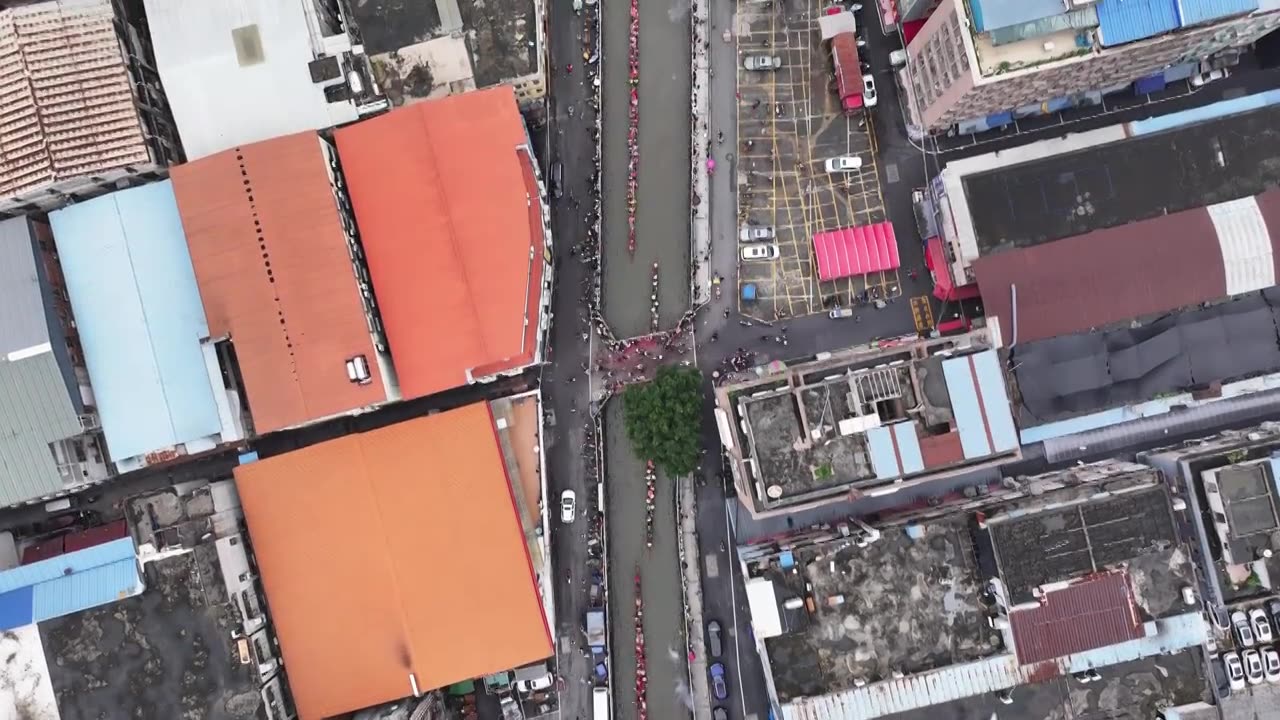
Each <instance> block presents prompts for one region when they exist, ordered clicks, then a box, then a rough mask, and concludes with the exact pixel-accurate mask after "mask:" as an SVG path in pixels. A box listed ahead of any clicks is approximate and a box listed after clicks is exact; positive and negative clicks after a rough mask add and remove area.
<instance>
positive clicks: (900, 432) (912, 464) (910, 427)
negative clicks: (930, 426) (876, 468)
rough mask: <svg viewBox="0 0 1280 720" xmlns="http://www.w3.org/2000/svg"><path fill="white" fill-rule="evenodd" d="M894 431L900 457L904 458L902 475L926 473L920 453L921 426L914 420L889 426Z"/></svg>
mask: <svg viewBox="0 0 1280 720" xmlns="http://www.w3.org/2000/svg"><path fill="white" fill-rule="evenodd" d="M889 427H890V428H891V429H892V430H893V439H894V440H895V441H897V443H898V456H899V457H901V458H902V474H903V475H910V474H912V473H918V472H923V471H924V456H923V455H922V454H921V453H920V433H919V432H918V431H919V429H920V428H919V426H918V425H916V422H915V421H914V420H911V421H909V422H900V423H894V424H893V425H890V426H889Z"/></svg>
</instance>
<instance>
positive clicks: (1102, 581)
mask: <svg viewBox="0 0 1280 720" xmlns="http://www.w3.org/2000/svg"><path fill="white" fill-rule="evenodd" d="M1009 622H1010V625H1011V626H1012V628H1013V645H1014V650H1015V651H1016V652H1017V654H1018V662H1019V663H1021V664H1023V665H1031V664H1034V663H1038V662H1041V661H1044V660H1052V659H1053V658H1057V657H1062V656H1063V655H1070V654H1072V653H1078V652H1084V651H1085V650H1093V649H1094V648H1100V647H1106V646H1107V645H1114V644H1116V643H1120V642H1125V641H1127V640H1136V639H1138V638H1140V637H1142V636H1143V631H1142V622H1141V621H1140V620H1139V619H1138V611H1137V607H1136V605H1135V603H1134V599H1133V590H1132V589H1131V588H1130V587H1129V574H1128V573H1127V572H1124V571H1111V572H1106V573H1102V574H1099V575H1094V576H1092V577H1090V578H1088V579H1086V580H1083V581H1081V582H1077V583H1074V584H1072V585H1068V586H1067V587H1065V588H1062V589H1059V590H1053V591H1050V592H1048V593H1046V594H1045V596H1044V599H1043V601H1042V602H1041V604H1040V607H1037V608H1033V609H1029V610H1015V611H1014V612H1011V613H1009Z"/></svg>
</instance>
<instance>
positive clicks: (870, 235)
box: [813, 222, 899, 280]
mask: <svg viewBox="0 0 1280 720" xmlns="http://www.w3.org/2000/svg"><path fill="white" fill-rule="evenodd" d="M813 249H814V252H815V254H817V256H818V279H820V280H835V279H836V278H843V277H850V276H853V275H866V274H868V273H873V272H879V271H881V270H892V269H894V268H897V267H898V264H899V262H898V242H897V240H896V239H895V238H894V235H893V224H892V223H887V222H882V223H876V224H875V225H861V226H858V227H850V228H840V229H839V230H829V231H827V232H820V233H818V234H817V235H814V236H813Z"/></svg>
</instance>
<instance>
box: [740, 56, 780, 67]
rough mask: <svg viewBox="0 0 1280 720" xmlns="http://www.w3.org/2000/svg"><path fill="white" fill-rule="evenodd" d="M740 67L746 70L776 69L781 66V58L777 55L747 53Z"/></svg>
mask: <svg viewBox="0 0 1280 720" xmlns="http://www.w3.org/2000/svg"><path fill="white" fill-rule="evenodd" d="M742 67H744V68H746V69H748V70H777V69H778V68H780V67H782V58H780V57H778V56H777V55H748V56H747V57H746V59H744V60H743V61H742Z"/></svg>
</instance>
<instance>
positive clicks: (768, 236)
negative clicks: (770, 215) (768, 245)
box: [738, 225, 773, 242]
mask: <svg viewBox="0 0 1280 720" xmlns="http://www.w3.org/2000/svg"><path fill="white" fill-rule="evenodd" d="M738 239H739V240H741V241H742V242H752V241H755V240H772V239H773V228H772V227H769V226H767V225H766V226H762V227H756V226H754V225H743V226H742V230H740V231H738Z"/></svg>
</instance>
